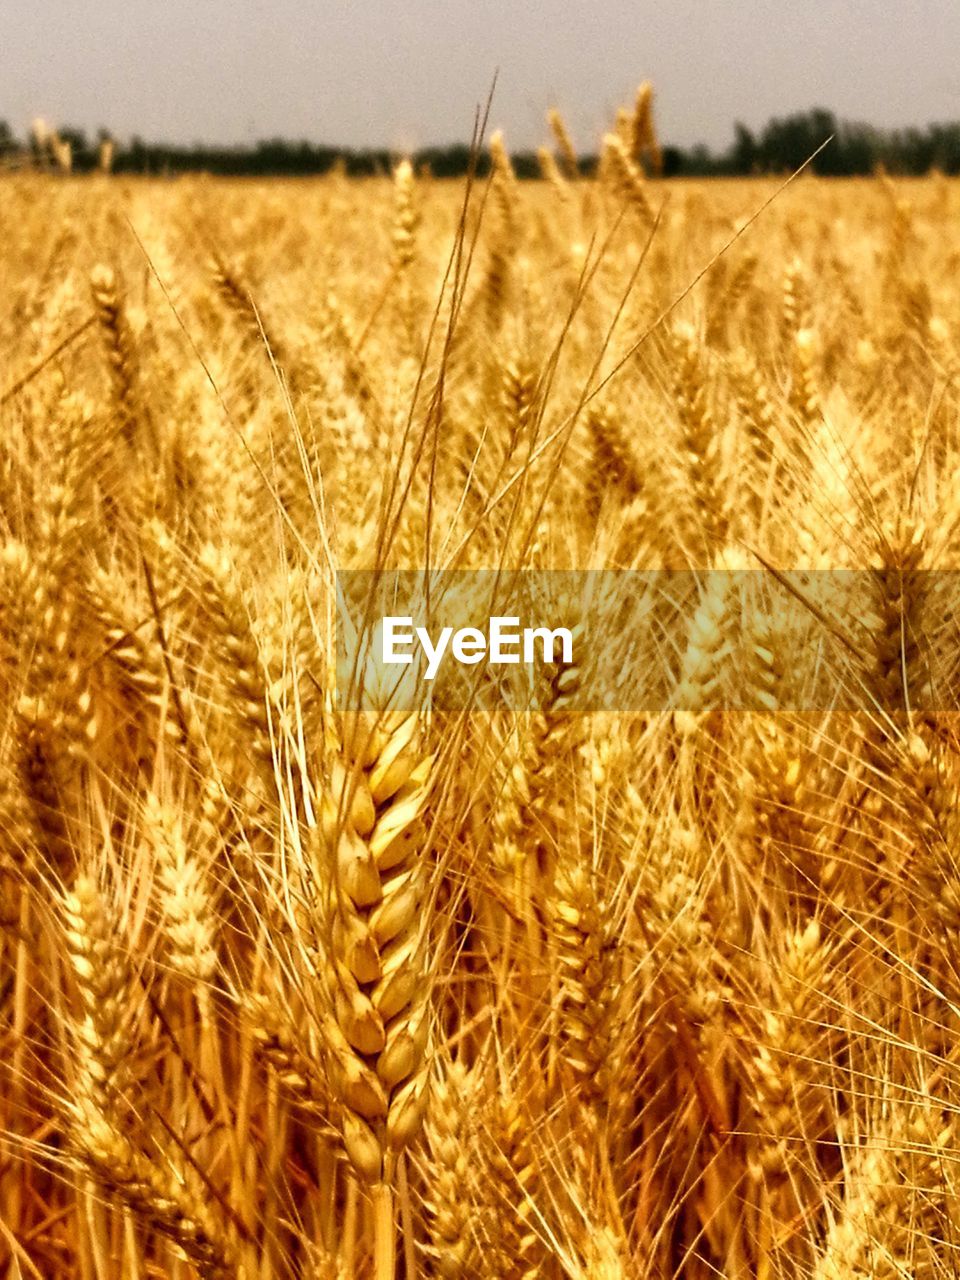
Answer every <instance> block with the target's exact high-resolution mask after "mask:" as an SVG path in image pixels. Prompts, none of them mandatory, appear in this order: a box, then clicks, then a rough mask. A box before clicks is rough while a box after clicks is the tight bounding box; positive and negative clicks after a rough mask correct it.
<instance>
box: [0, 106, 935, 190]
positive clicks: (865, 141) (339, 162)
mask: <svg viewBox="0 0 960 1280" xmlns="http://www.w3.org/2000/svg"><path fill="white" fill-rule="evenodd" d="M57 132H58V136H59V138H60V139H61V140H62V142H64V143H69V145H70V152H71V156H72V168H73V171H74V172H75V173H87V172H90V171H92V170H94V169H96V168H97V166H98V164H99V163H100V156H101V151H100V147H101V143H102V142H103V141H104V139H107V138H109V137H110V134H109V133H108V132H107V131H106V130H104V129H101V130H99V131H98V133H97V134H96V136H95V137H93V138H90V137H88V136H87V134H86V133H85V132H84V131H83V130H82V129H74V128H61V129H59V130H58V131H57ZM827 138H832V141H831V142H830V143H829V144H828V145H827V146H826V147H825V148H824V149H823V151H821V152H820V154H819V155H818V156H817V157H816V159H815V160H814V161H813V163H812V166H811V168H812V169H813V171H814V172H815V173H818V174H823V175H828V176H838V177H839V176H851V175H856V174H869V173H872V172H874V171H875V170H876V169H877V168H878V167H880V166H882V167H883V168H885V169H886V170H887V171H888V172H890V173H897V174H905V175H910V174H923V173H928V172H930V170H932V169H939V170H941V171H942V172H943V173H946V174H960V122H955V123H945V124H930V125H927V126H925V127H923V128H911V129H893V130H890V129H876V128H874V127H872V126H870V125H865V124H850V123H848V122H845V121H838V120H837V118H836V117H835V116H834V114H833V113H832V112H831V111H827V110H824V109H822V108H817V109H814V110H811V111H804V112H798V113H796V114H794V115H789V116H783V117H777V118H776V119H773V120H770V121H769V122H768V123H767V124H766V125H765V126H764V127H763V129H761V130H760V131H759V132H756V133H754V132H753V131H751V130H750V129H748V128H747V127H746V125H744V124H741V123H737V124H736V125H735V126H734V139H733V142H732V144H731V145H730V147H728V148H727V150H725V151H721V152H712V151H710V150H709V149H708V148H707V147H705V146H695V147H691V148H686V149H685V148H682V147H675V146H665V147H664V148H663V168H664V174H665V176H667V177H675V176H691V177H702V176H709V175H718V176H719V175H724V176H737V175H747V174H764V173H785V172H790V171H792V170H794V169H797V168H798V167H799V166H800V165H801V164H803V162H804V161H805V160H807V159H808V158H809V157H810V156H811V155H812V154H813V153H814V152H815V151H816V150H817V148H818V147H820V146H821V144H822V143H823V142H824V141H825V140H826V139H827ZM395 159H396V156H395V154H394V153H393V152H391V151H390V150H388V149H387V148H374V149H353V148H348V147H335V146H324V145H317V144H315V143H311V142H306V141H300V142H291V141H287V140H285V139H283V138H272V139H269V140H265V141H262V142H257V143H255V144H253V145H252V146H245V147H218V146H208V145H203V144H199V143H198V144H194V145H192V146H172V145H168V144H159V143H150V142H145V141H144V140H143V139H142V138H138V137H134V138H131V139H130V141H129V142H126V143H121V142H115V143H114V146H113V152H112V168H113V171H114V172H115V173H137V174H179V173H196V172H206V173H212V174H218V175H224V176H226V175H234V176H250V177H261V176H283V175H288V176H290V177H298V176H307V175H314V174H323V173H328V172H330V171H331V170H333V169H335V168H339V169H341V170H342V171H344V172H345V173H347V174H350V175H356V176H364V175H374V174H383V173H389V172H390V169H391V167H392V164H393V162H394V161H395ZM412 159H413V162H414V165H415V166H416V167H417V168H418V169H421V168H424V167H425V168H428V169H429V171H430V172H431V173H432V174H433V175H434V176H435V177H438V178H446V177H459V176H461V175H463V174H464V173H466V172H467V170H468V168H469V166H470V148H469V147H468V146H466V145H465V144H460V143H458V144H454V145H452V146H444V147H427V148H424V149H422V150H420V151H418V152H416V153H415V154H414V155H413V157H412ZM512 160H513V165H514V168H515V169H516V172H517V176H518V177H520V178H530V177H536V176H538V175H539V173H540V166H539V163H538V161H537V157H536V155H535V154H534V153H533V152H520V153H517V154H514V155H513V157H512ZM0 163H5V164H6V165H7V166H9V165H17V164H30V163H44V157H43V156H42V155H40V154H38V152H37V148H36V144H35V143H34V142H33V141H21V140H18V139H17V138H16V137H15V136H14V133H13V131H12V130H11V129H10V128H9V126H8V125H7V124H6V123H5V122H3V121H0ZM595 165H596V156H595V155H584V156H582V157H581V159H580V167H581V170H582V171H583V172H584V173H590V172H592V171H593V169H594V167H595ZM488 167H489V157H488V156H487V155H486V153H484V154H482V155H480V156H479V158H478V161H477V170H478V172H479V174H480V175H481V176H482V175H484V174H485V173H486V172H487V170H488Z"/></svg>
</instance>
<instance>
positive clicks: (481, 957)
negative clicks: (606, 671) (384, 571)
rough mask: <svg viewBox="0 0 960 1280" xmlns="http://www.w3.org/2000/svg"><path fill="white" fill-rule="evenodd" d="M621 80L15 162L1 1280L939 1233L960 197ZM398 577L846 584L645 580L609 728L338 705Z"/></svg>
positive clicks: (268, 1272) (789, 1264) (947, 1187)
mask: <svg viewBox="0 0 960 1280" xmlns="http://www.w3.org/2000/svg"><path fill="white" fill-rule="evenodd" d="M643 110H647V111H649V103H647V105H646V107H644V108H643ZM638 118H639V117H636V116H635V117H627V118H626V119H625V121H624V120H621V122H620V125H619V127H618V130H617V132H615V133H613V134H610V135H608V138H607V140H606V142H605V145H604V152H603V159H602V162H601V165H600V172H599V176H598V177H597V178H596V179H589V180H588V179H584V178H581V177H578V176H574V169H573V159H572V157H573V151H572V146H571V145H570V142H569V138H566V135H565V131H564V129H563V126H562V121H560V120H559V117H556V118H555V119H554V120H553V124H554V129H555V134H556V138H557V143H558V152H557V155H556V156H554V155H553V154H552V153H546V154H545V155H544V157H543V158H542V164H543V168H544V173H545V179H544V181H542V182H538V183H523V182H518V181H517V180H516V178H515V177H514V175H513V174H512V171H511V168H510V161H509V159H508V157H507V153H506V150H505V148H504V146H503V143H502V141H501V140H499V139H498V138H495V139H494V143H493V146H492V153H493V159H494V167H493V175H492V178H491V179H490V181H489V182H487V181H486V180H484V181H477V182H475V183H473V184H467V183H460V182H457V183H442V182H438V181H435V180H433V179H432V178H431V177H430V176H429V175H428V174H416V173H414V172H413V170H412V168H411V167H410V166H409V165H408V164H405V163H403V164H400V165H399V166H398V168H397V170H396V173H395V175H394V176H393V177H392V178H390V177H384V178H383V179H377V180H365V181H349V180H347V179H346V178H343V177H341V176H337V175H333V176H331V177H328V178H324V179H321V180H315V181H304V182H279V181H277V182H273V183H270V182H263V183H246V182H231V181H213V180H204V179H202V178H191V179H182V180H178V181H164V180H162V179H156V180H124V179H122V178H110V177H107V176H105V175H98V176H96V177H92V178H90V179H80V180H58V179H57V178H54V177H51V176H44V175H40V174H36V175H31V174H20V175H11V176H7V177H5V178H4V179H3V180H2V182H0V201H2V207H3V211H4V224H5V228H6V230H5V238H4V247H3V249H2V251H0V349H2V350H3V352H4V362H3V371H2V381H0V500H2V530H0V532H2V551H0V640H2V649H0V663H2V666H0V670H2V682H3V684H2V689H3V695H2V699H0V810H2V820H0V1269H2V1268H3V1267H6V1268H7V1271H6V1274H9V1275H10V1276H17V1277H24V1278H25V1277H34V1276H35V1277H44V1278H45V1280H46V1278H50V1280H62V1278H66V1277H81V1278H82V1280H112V1277H119V1276H123V1277H131V1278H133V1280H147V1278H148V1277H154V1276H157V1277H165V1276H169V1277H174V1278H175V1280H187V1278H188V1277H192V1276H200V1277H217V1278H218V1280H219V1278H221V1277H223V1278H227V1277H230V1278H233V1277H238V1278H239V1277H242V1278H243V1280H285V1278H286V1277H303V1278H304V1280H319V1278H320V1277H353V1276H358V1277H365V1276H371V1277H375V1280H388V1278H389V1277H393V1276H405V1277H407V1278H408V1280H412V1277H415V1276H422V1277H426V1276H442V1277H464V1278H467V1277H491V1278H497V1280H509V1278H511V1277H530V1278H531V1280H532V1278H533V1277H536V1276H544V1277H574V1278H580V1277H583V1278H584V1280H585V1278H586V1277H590V1278H591V1280H600V1278H601V1277H602V1278H603V1280H607V1278H613V1277H620V1276H625V1277H626V1276H629V1277H647V1276H650V1277H656V1278H657V1280H667V1278H669V1277H673V1276H691V1277H698V1278H702V1280H708V1278H712V1277H715V1276H727V1277H747V1276H751V1277H753V1276H756V1277H758V1278H759V1280H767V1278H772V1277H780V1276H791V1277H794V1276H795V1277H805V1278H809V1277H811V1276H813V1277H817V1280H828V1278H830V1280H840V1278H841V1277H879V1276H883V1277H886V1276H890V1277H895V1276H904V1277H905V1276H923V1277H927V1276H929V1277H935V1276H940V1275H948V1274H952V1273H953V1271H954V1270H955V1269H956V1266H957V1261H956V1254H955V1250H956V1248H957V1232H958V1230H960V1210H958V1207H957V1206H958V1200H957V1195H956V1192H957V1185H956V1184H957V1173H956V1169H957V1155H958V1152H960V1129H958V1124H957V1120H956V1117H955V1114H954V1113H955V1111H956V1108H957V1106H958V1103H960V1023H958V1001H960V985H958V983H960V979H958V973H960V872H958V865H957V864H958V859H960V844H958V824H957V801H958V794H960V792H958V788H960V736H958V733H957V729H956V727H955V717H954V716H953V715H952V714H951V713H950V708H951V705H952V703H953V701H954V698H955V690H956V687H957V686H956V680H957V669H958V658H960V643H958V640H957V632H956V623H955V618H956V612H955V610H954V607H953V603H952V593H951V588H950V582H951V579H950V575H949V573H948V572H947V571H948V570H950V569H952V568H953V567H954V561H955V560H956V559H957V551H958V549H960V527H958V514H960V494H958V489H957V475H958V472H957V463H958V460H960V452H958V450H960V435H958V408H960V400H958V386H957V374H958V372H960V360H958V346H957V342H958V336H960V335H958V323H960V321H958V316H960V310H958V307H960V284H958V279H960V277H958V270H957V268H958V265H960V252H958V250H957V249H956V248H955V241H954V237H953V236H952V229H953V227H954V225H955V221H956V218H957V216H958V215H960V192H958V188H957V187H956V186H955V185H954V184H953V183H950V182H948V181H946V180H945V179H942V178H938V177H936V176H934V177H931V178H929V179H925V180H922V181H916V182H910V183H907V182H899V181H893V180H891V179H889V178H887V177H885V176H883V175H880V176H878V177H877V178H875V179H872V180H869V181H866V180H864V181H844V182H840V181H837V182H827V181H823V180H818V179H814V178H810V177H807V176H800V177H799V178H797V179H796V180H795V181H794V182H792V183H790V184H788V185H786V186H784V185H783V183H782V182H780V181H779V180H773V179H756V180H750V181H738V182H723V181H714V182H681V181H672V182H670V181H664V180H662V179H658V178H656V177H655V176H649V175H651V174H655V172H656V167H657V164H656V153H655V151H653V155H654V159H653V160H652V161H651V150H652V143H651V138H650V137H649V136H647V133H646V132H645V128H641V127H640V125H638V124H637V119H638ZM641 124H642V120H641ZM564 140H565V141H564ZM757 214H759V216H757V217H756V219H755V220H753V219H754V215H757ZM427 564H429V565H430V566H431V567H433V568H496V567H504V568H508V569H516V568H524V569H526V568H542V569H549V568H582V569H587V568H618V569H630V568H637V569H651V570H652V569H656V570H664V571H672V570H678V569H684V568H688V569H689V568H695V569H702V570H706V569H733V568H738V569H751V568H754V569H759V568H760V567H761V566H763V567H764V569H765V570H766V571H767V572H770V571H774V572H779V571H785V570H792V569H799V568H809V569H844V570H859V571H860V575H859V579H858V581H859V582H860V583H861V587H860V588H859V589H860V590H861V597H862V600H861V603H862V607H860V608H859V609H857V610H855V611H854V612H853V613H852V614H849V615H848V616H847V617H846V619H845V620H844V621H843V623H842V624H834V622H832V621H831V620H830V619H826V618H823V617H821V616H819V615H816V616H814V617H813V618H812V621H811V626H809V627H807V628H806V630H801V631H800V632H797V631H796V629H794V628H792V627H787V626H781V625H780V621H781V619H780V618H779V616H778V615H777V613H776V611H771V612H768V613H764V612H763V611H762V610H754V611H751V612H750V613H748V614H738V609H737V605H736V603H735V601H733V600H732V599H731V598H729V597H728V596H726V595H725V594H724V591H723V589H722V588H716V589H714V588H713V587H710V586H709V585H707V586H705V587H704V589H703V592H702V595H701V596H700V597H695V599H694V607H692V608H690V609H688V610H687V611H686V612H683V610H682V609H681V608H680V606H679V605H677V606H676V608H675V609H674V611H673V612H672V613H671V611H670V610H671V608H672V607H673V606H672V605H670V596H671V591H673V590H679V587H676V585H675V584H676V582H677V581H678V579H676V577H675V576H674V577H669V576H668V575H667V574H666V572H665V573H664V582H665V583H666V584H667V585H666V586H664V588H663V599H661V600H660V601H659V603H658V604H657V605H656V608H658V609H660V610H661V611H662V619H663V621H662V625H661V626H660V627H659V630H658V631H657V632H656V634H657V635H658V637H659V639H658V641H657V643H656V644H655V645H654V646H653V647H652V649H651V653H650V656H649V663H648V667H649V669H650V671H651V672H652V673H653V676H655V677H656V679H655V681H654V683H655V684H656V686H657V687H658V688H660V689H661V690H663V691H664V698H663V701H662V703H661V704H658V705H656V706H651V707H650V709H649V710H648V711H646V712H643V713H641V712H634V713H632V714H629V715H628V714H622V715H617V714H609V715H602V716H601V715H599V714H598V715H590V716H584V715H579V714H576V713H574V712H573V711H572V710H571V698H572V696H573V694H574V693H575V691H576V690H577V689H578V687H580V685H581V684H582V682H583V681H585V680H587V679H589V673H588V672H587V671H586V670H583V669H581V667H580V666H579V665H577V666H572V665H571V666H563V665H562V664H561V666H560V667H558V668H556V669H554V670H553V671H552V672H548V677H545V679H547V685H546V688H545V693H544V695H543V698H542V701H541V703H540V705H539V709H537V710H532V711H530V712H529V713H526V714H523V715H512V714H508V713H507V711H506V709H505V708H502V709H496V708H495V709H494V710H493V711H488V710H485V711H483V712H480V711H471V710H470V709H469V708H468V709H466V710H463V711H457V710H455V709H450V708H446V709H444V708H443V707H437V708H432V709H429V708H427V707H426V706H425V707H424V709H423V713H422V714H421V713H420V712H419V711H414V712H412V713H410V712H398V711H396V710H395V709H394V710H391V709H390V708H389V707H384V706H383V705H382V703H381V702H379V701H378V696H379V695H378V691H377V690H376V689H375V688H361V687H355V688H354V690H353V694H354V695H355V700H354V701H353V702H348V703H345V702H344V700H343V698H339V699H338V698H335V697H334V683H335V680H334V661H333V636H334V627H335V622H336V613H337V602H336V599H335V593H334V574H335V572H336V570H337V569H341V568H374V567H397V566H402V567H408V568H415V567H418V566H419V567H423V566H425V565H427ZM927 570H940V571H942V572H941V573H938V574H937V575H930V574H927V573H926V572H924V571H927ZM684 581H687V582H689V581H690V580H689V579H688V578H684ZM719 581H722V580H721V579H719V578H711V579H710V582H711V583H713V584H714V587H715V585H716V583H717V582H719ZM671 583H674V586H673V587H671V585H670V584H671ZM694 591H696V585H695V584H694ZM665 602H666V603H665ZM675 603H676V602H674V604H675ZM801 612H803V610H802V609H801ZM657 616H658V617H660V616H661V614H658V615H657ZM681 618H683V619H685V621H684V623H683V625H680V622H679V621H678V620H679V619H681ZM838 627H840V630H841V631H842V634H840V635H837V634H836V631H837V628H838ZM818 629H819V632H820V636H819V639H820V641H822V642H823V643H824V644H826V643H827V642H828V641H829V642H830V643H831V644H834V645H838V646H839V647H840V650H841V651H842V652H843V653H844V654H845V655H846V658H845V662H846V667H845V668H844V670H845V671H846V673H847V674H846V677H845V679H846V681H847V686H846V690H847V692H848V693H850V692H851V691H853V693H854V695H855V696H854V698H853V701H854V703H855V709H854V710H843V711H839V710H834V709H831V708H830V707H823V708H820V709H818V710H809V709H807V710H805V711H804V710H798V707H799V705H800V704H801V703H802V701H803V699H802V696H801V695H802V689H801V687H800V686H801V682H802V680H803V679H805V678H806V676H805V675H804V673H806V672H809V671H810V669H811V663H812V661H813V665H815V658H816V655H817V654H818V653H819V650H818V649H817V644H818V639H817V634H818ZM811 655H813V659H812V657H811ZM592 657H593V660H594V661H602V662H607V663H610V664H615V663H617V662H618V661H619V658H620V655H619V654H618V650H617V637H616V636H614V635H612V636H611V638H610V647H609V651H608V652H604V653H602V654H599V655H598V654H593V655H592ZM733 701H736V702H737V707H736V708H734V707H733V706H732V702H733ZM681 704H682V705H681ZM744 708H747V709H744ZM750 708H752V709H750Z"/></svg>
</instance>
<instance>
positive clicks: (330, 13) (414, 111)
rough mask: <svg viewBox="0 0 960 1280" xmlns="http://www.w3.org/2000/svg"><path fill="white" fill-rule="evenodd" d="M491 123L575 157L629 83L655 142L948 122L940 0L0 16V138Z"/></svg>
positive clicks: (959, 49) (195, 4)
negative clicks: (822, 112)
mask: <svg viewBox="0 0 960 1280" xmlns="http://www.w3.org/2000/svg"><path fill="white" fill-rule="evenodd" d="M497 68H499V73H500V78H499V82H498V86H497V92H496V96H495V99H494V105H493V112H492V124H493V125H499V126H501V127H502V128H503V129H504V131H505V134H506V137H507V141H508V144H509V145H510V146H511V147H512V148H514V149H519V148H522V147H528V146H533V145H535V144H537V143H538V142H541V141H543V140H544V132H545V126H544V124H543V114H544V111H545V109H546V108H547V107H548V106H550V105H553V104H556V105H558V106H560V108H561V109H562V110H563V112H564V114H565V115H566V117H567V119H568V122H569V124H570V127H571V130H572V132H573V133H574V135H575V140H576V142H577V144H578V146H580V147H581V148H582V149H583V150H589V149H590V148H591V147H592V146H593V145H594V144H595V142H596V140H597V137H598V136H599V134H600V133H602V131H603V129H604V128H605V126H606V123H607V122H608V121H609V119H610V117H611V115H612V113H613V111H614V109H615V108H616V106H617V104H618V102H621V101H624V100H627V99H630V98H632V96H633V91H634V89H635V87H636V85H637V83H638V82H639V81H640V80H642V79H646V78H649V79H650V80H652V81H653V83H654V86H655V88H656V91H657V99H656V109H657V119H658V124H659V128H660V133H661V137H662V138H663V140H664V141H666V142H674V143H677V144H679V145H683V146H686V145H690V144H692V143H695V142H700V141H703V142H707V143H708V144H710V145H711V146H713V147H718V146H724V145H726V143H727V142H728V141H729V140H730V138H731V136H732V126H733V121H734V120H736V119H740V120H743V121H745V122H746V123H747V124H748V125H751V126H757V125H761V124H762V123H763V122H764V121H765V120H767V119H768V118H769V117H770V116H771V115H775V114H782V113H785V112H788V111H792V110H798V109H802V108H806V107H810V106H816V105H820V106H826V107H831V108H833V109H834V110H836V112H837V113H838V115H840V116H841V117H843V118H847V119H855V120H866V121H869V122H871V123H874V124H878V125H898V124H922V123H926V122H928V121H931V120H942V119H960V0H656V3H654V2H653V0H633V3H628V2H627V0H565V2H563V3H559V2H557V0H405V2H401V0H353V2H352V3H349V4H348V3H332V2H331V0H232V2H231V3H227V0H150V2H149V3H148V2H147V0H85V2H80V0H0V119H3V118H6V119H7V120H8V121H9V123H10V124H11V125H12V126H13V127H14V128H15V130H16V131H17V132H18V133H22V132H24V131H25V130H26V128H27V127H28V125H29V122H30V120H31V119H33V117H34V116H43V117H45V118H46V119H47V120H48V121H49V122H51V123H53V124H72V125H77V126H80V127H83V128H86V129H88V130H93V129H94V128H96V127H97V126H98V125H101V124H102V125H105V126H107V127H108V128H110V129H111V130H112V131H113V132H114V133H115V134H117V135H118V136H119V137H127V136H129V135H130V134H133V133H139V134H141V135H142V136H143V137H145V138H147V139H149V140H151V141H169V142H192V141H204V142H220V143H243V142H251V141H253V140H255V139H256V138H258V137H269V136H277V135H282V136H285V137H289V138H301V137H303V138H307V139H309V140H311V141H315V142H331V143H342V144H349V145H354V146H362V145H384V146H389V147H393V148H411V147H416V146H423V145H427V144H430V143H434V142H449V141H453V140H456V139H462V138H466V137H468V136H469V133H470V128H471V123H472V119H473V113H474V108H475V105H476V103H477V102H478V100H481V99H483V98H485V97H486V93H487V90H488V88H489V85H490V82H491V79H492V77H493V73H494V71H495V69H497Z"/></svg>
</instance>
